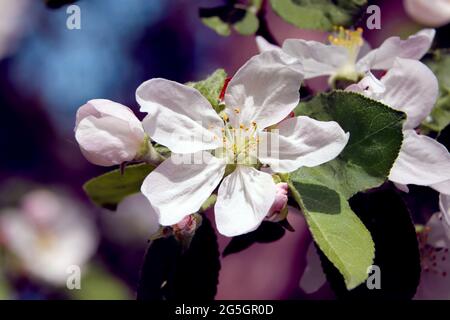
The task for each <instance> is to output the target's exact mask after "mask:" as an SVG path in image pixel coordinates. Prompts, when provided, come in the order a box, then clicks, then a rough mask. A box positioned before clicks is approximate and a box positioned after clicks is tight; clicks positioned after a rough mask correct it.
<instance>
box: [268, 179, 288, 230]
mask: <svg viewBox="0 0 450 320" xmlns="http://www.w3.org/2000/svg"><path fill="white" fill-rule="evenodd" d="M275 186H276V193H275V201H274V202H273V204H272V207H271V208H270V210H269V213H268V214H267V217H266V219H267V220H270V221H273V222H278V221H281V220H283V219H284V218H285V217H286V215H285V213H287V210H284V209H285V208H286V206H287V202H288V196H287V195H288V184H287V183H286V182H280V183H277V184H276V185H275Z"/></svg>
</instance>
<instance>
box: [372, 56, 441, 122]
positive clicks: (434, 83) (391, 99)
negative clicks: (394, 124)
mask: <svg viewBox="0 0 450 320" xmlns="http://www.w3.org/2000/svg"><path fill="white" fill-rule="evenodd" d="M381 82H382V83H383V85H384V87H385V88H386V90H385V91H384V92H383V93H382V94H381V95H380V97H381V101H382V102H383V103H385V104H387V105H388V106H390V107H392V108H394V109H396V110H400V111H403V112H405V113H406V115H407V119H406V122H405V124H404V128H405V129H413V128H415V127H417V126H419V125H420V123H421V122H422V121H423V120H424V119H425V118H426V117H427V116H428V115H429V114H430V112H431V110H432V109H433V107H434V105H435V103H436V99H437V97H438V94H439V84H438V80H437V79H436V76H435V75H434V74H433V72H432V71H431V70H430V69H429V68H428V67H427V66H426V65H424V64H423V63H422V62H420V61H416V60H410V59H396V60H395V62H394V65H393V67H392V69H390V70H389V71H388V72H387V74H386V75H385V76H384V77H383V78H382V79H381Z"/></svg>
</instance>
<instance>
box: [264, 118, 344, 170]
mask: <svg viewBox="0 0 450 320" xmlns="http://www.w3.org/2000/svg"><path fill="white" fill-rule="evenodd" d="M276 129H278V133H277V132H276V131H269V132H261V133H260V154H259V160H260V161H261V162H262V163H264V164H268V165H269V166H270V167H271V168H272V170H274V171H275V172H292V171H294V170H296V169H298V168H300V167H303V166H306V167H314V166H318V165H321V164H322V163H325V162H328V161H330V160H333V159H334V158H336V157H337V156H338V155H339V153H341V151H342V150H343V149H344V148H345V146H346V144H347V142H348V139H349V133H345V132H344V130H342V128H341V127H340V126H339V124H338V123H337V122H334V121H317V120H314V119H311V118H309V117H305V116H301V117H295V118H290V119H287V120H284V121H283V122H281V123H280V124H279V125H278V126H277V128H276Z"/></svg>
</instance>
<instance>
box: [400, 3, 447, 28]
mask: <svg viewBox="0 0 450 320" xmlns="http://www.w3.org/2000/svg"><path fill="white" fill-rule="evenodd" d="M403 5H404V7H405V10H406V12H407V13H408V15H409V16H410V17H411V18H413V19H414V20H415V21H417V22H419V23H421V24H423V25H425V26H429V27H440V26H443V25H445V24H447V23H449V22H450V0H433V1H430V0H403Z"/></svg>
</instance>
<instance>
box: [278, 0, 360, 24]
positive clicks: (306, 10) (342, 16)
mask: <svg viewBox="0 0 450 320" xmlns="http://www.w3.org/2000/svg"><path fill="white" fill-rule="evenodd" d="M270 3H271V5H272V8H273V10H274V11H275V12H276V13H277V14H278V15H279V16H280V17H281V18H282V19H284V20H285V21H286V22H288V23H291V24H293V25H295V26H297V27H299V28H302V29H317V30H325V31H330V30H332V28H333V26H344V27H347V26H351V25H352V24H353V23H354V20H355V18H356V17H357V16H358V15H359V14H360V13H361V11H362V9H363V8H364V7H365V6H366V4H367V0H270Z"/></svg>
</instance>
